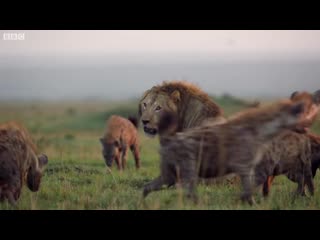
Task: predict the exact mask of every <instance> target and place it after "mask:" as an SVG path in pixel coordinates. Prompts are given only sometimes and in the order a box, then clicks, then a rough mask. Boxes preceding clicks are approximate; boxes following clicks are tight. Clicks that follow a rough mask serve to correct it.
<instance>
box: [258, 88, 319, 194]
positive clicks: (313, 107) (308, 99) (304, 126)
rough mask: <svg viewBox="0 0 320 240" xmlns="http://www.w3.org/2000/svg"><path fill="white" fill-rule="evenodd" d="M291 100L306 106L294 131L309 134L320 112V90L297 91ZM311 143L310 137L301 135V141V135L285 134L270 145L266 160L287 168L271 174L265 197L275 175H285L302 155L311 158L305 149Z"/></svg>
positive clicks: (264, 191)
mask: <svg viewBox="0 0 320 240" xmlns="http://www.w3.org/2000/svg"><path fill="white" fill-rule="evenodd" d="M290 100H291V101H292V102H304V106H305V108H304V113H303V114H302V115H301V120H300V122H299V124H297V126H296V128H295V129H293V131H295V132H298V133H309V132H310V127H311V126H312V124H313V123H314V122H315V120H316V118H317V115H318V113H319V111H320V89H319V90H317V91H315V92H314V93H313V94H310V93H308V92H298V91H295V92H293V93H292V94H291V96H290ZM309 141H310V136H304V135H301V139H299V135H296V134H294V133H291V134H290V133H284V135H283V136H282V135H280V136H279V137H277V138H275V139H274V140H273V142H272V143H271V145H270V149H268V150H267V152H266V154H265V156H264V158H265V160H266V161H269V162H272V163H276V162H279V161H281V162H282V163H281V164H285V165H287V166H286V167H282V170H281V171H280V170H277V172H275V173H274V174H273V173H271V174H270V176H268V179H267V181H266V182H265V183H264V185H263V194H264V196H267V195H268V193H269V189H270V186H271V184H272V181H273V179H274V176H275V175H278V174H280V173H284V172H285V171H286V170H288V169H289V168H290V166H289V165H291V164H293V163H295V162H299V160H301V155H303V154H306V155H307V156H310V154H309V153H308V152H307V151H308V150H306V149H305V147H304V146H305V144H307V143H306V142H309ZM313 142H314V141H313ZM309 144H310V143H309ZM291 145H293V146H295V147H294V148H292V149H290V151H289V152H288V150H287V148H288V146H291ZM286 153H287V154H288V157H286ZM294 156H296V157H297V159H296V160H295V159H294ZM284 162H285V163H284ZM304 162H305V160H304ZM288 164H289V165H288ZM269 167H271V166H269ZM291 172H292V171H291ZM308 172H309V171H308ZM296 174H298V173H296ZM307 174H309V173H307ZM298 175H299V174H298ZM296 177H297V176H296ZM307 178H308V177H307ZM298 179H300V178H295V181H297V182H299V180H298ZM306 181H308V180H306ZM298 186H300V187H299V188H298V192H300V193H301V194H304V190H301V183H299V185H298Z"/></svg>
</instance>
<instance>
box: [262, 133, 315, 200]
mask: <svg viewBox="0 0 320 240" xmlns="http://www.w3.org/2000/svg"><path fill="white" fill-rule="evenodd" d="M319 167H320V136H317V135H315V134H311V133H307V134H298V133H295V132H293V131H285V132H284V133H282V134H281V135H280V136H279V137H277V138H276V141H272V142H271V144H270V146H268V148H267V150H266V152H265V154H264V156H263V160H262V161H261V163H260V164H259V165H258V166H257V168H256V170H257V177H259V176H261V174H263V175H264V174H265V173H266V172H267V173H268V175H269V177H268V179H267V180H266V181H265V183H264V184H263V195H264V196H268V194H269V191H270V187H271V182H272V180H273V178H274V177H275V176H277V175H280V174H285V175H287V177H288V178H289V179H290V180H291V181H293V182H297V183H298V189H297V194H299V195H303V196H304V195H305V185H307V187H308V190H309V192H310V194H311V195H313V194H314V185H313V178H314V177H315V175H316V171H317V169H318V168H319ZM270 176H272V177H271V178H270ZM270 180H271V181H270Z"/></svg>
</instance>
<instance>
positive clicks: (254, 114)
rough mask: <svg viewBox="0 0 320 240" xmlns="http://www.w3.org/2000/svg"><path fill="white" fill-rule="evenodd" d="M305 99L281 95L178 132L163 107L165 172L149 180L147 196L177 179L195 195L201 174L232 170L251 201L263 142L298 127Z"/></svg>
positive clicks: (245, 198) (161, 126)
mask: <svg viewBox="0 0 320 240" xmlns="http://www.w3.org/2000/svg"><path fill="white" fill-rule="evenodd" d="M303 109H304V105H303V103H292V102H290V101H282V102H279V103H277V104H273V105H271V106H266V107H260V108H256V109H249V110H246V112H245V114H241V115H240V116H239V117H237V118H233V119H232V120H229V121H228V122H226V123H224V124H220V125H215V126H209V125H206V126H200V127H196V128H193V129H188V130H186V131H184V132H178V133H177V132H176V126H177V118H176V116H175V115H172V114H170V113H165V114H164V115H163V116H162V118H161V121H160V122H159V126H158V127H159V134H160V145H161V149H160V155H161V163H160V170H161V174H160V176H159V177H158V178H156V179H155V180H153V181H152V182H150V183H148V184H147V185H145V187H144V190H143V196H144V197H146V196H147V195H148V194H149V193H150V192H152V191H156V190H160V189H161V188H162V186H163V185H167V186H171V185H174V184H175V183H179V184H180V183H181V185H182V186H183V187H184V188H185V189H186V190H187V196H188V197H192V198H194V199H196V194H195V191H194V187H195V184H196V181H197V178H198V177H201V178H214V177H218V176H224V175H226V174H230V173H236V174H237V175H239V176H240V179H241V182H242V187H243V193H242V195H241V199H242V200H243V201H247V202H248V203H249V204H252V203H253V202H254V199H253V197H252V193H253V187H254V185H255V184H262V182H261V183H255V182H254V180H255V178H254V173H255V172H254V170H255V166H256V165H257V164H258V163H259V162H260V161H261V157H262V151H261V146H262V145H263V144H265V143H268V142H269V141H270V140H271V139H272V138H274V137H275V136H276V135H277V134H278V133H279V132H281V131H282V130H284V129H289V128H293V127H295V125H296V124H297V122H298V121H299V119H300V115H301V113H302V112H303Z"/></svg>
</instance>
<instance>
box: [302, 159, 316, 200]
mask: <svg viewBox="0 0 320 240" xmlns="http://www.w3.org/2000/svg"><path fill="white" fill-rule="evenodd" d="M304 173H305V175H304V179H305V184H306V185H307V187H308V190H309V192H310V194H311V195H312V196H313V195H314V184H313V178H312V172H311V167H310V166H309V165H305V170H304Z"/></svg>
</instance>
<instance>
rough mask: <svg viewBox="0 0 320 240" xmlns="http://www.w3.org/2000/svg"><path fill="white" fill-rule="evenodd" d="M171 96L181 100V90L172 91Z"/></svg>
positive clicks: (176, 100)
mask: <svg viewBox="0 0 320 240" xmlns="http://www.w3.org/2000/svg"><path fill="white" fill-rule="evenodd" d="M170 97H171V98H172V99H173V100H174V101H175V102H179V101H180V100H181V99H180V92H179V91H178V90H174V91H173V93H171V95H170Z"/></svg>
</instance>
